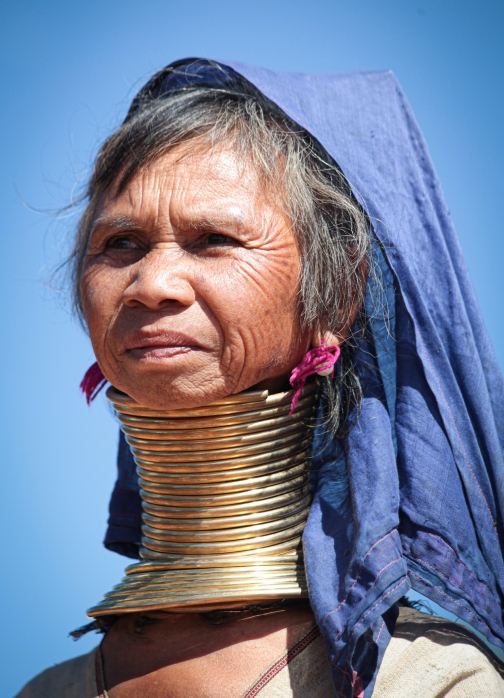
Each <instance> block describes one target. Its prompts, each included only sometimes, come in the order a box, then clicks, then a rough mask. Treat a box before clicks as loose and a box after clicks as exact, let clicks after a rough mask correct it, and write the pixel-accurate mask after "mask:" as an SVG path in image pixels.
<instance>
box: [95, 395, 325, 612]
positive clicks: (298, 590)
mask: <svg viewBox="0 0 504 698" xmlns="http://www.w3.org/2000/svg"><path fill="white" fill-rule="evenodd" d="M107 395H108V397H109V399H110V400H111V402H112V403H113V405H114V408H115V410H116V413H117V415H118V418H119V421H120V422H121V426H122V429H123V431H124V433H125V435H126V440H127V442H128V443H129V445H130V448H131V450H132V453H133V456H134V458H135V461H136V464H137V468H138V475H139V484H140V495H141V498H142V506H143V512H144V513H143V526H142V534H143V537H142V548H141V551H140V553H141V558H142V562H139V563H135V564H134V565H131V566H130V567H128V569H127V570H126V576H125V578H124V579H123V581H122V582H121V583H120V584H118V585H116V586H115V587H114V589H112V591H111V592H109V593H108V594H106V595H105V598H104V599H103V601H102V602H101V603H100V604H98V605H97V606H95V607H94V608H91V609H90V610H89V611H88V614H89V615H90V616H94V617H96V616H100V615H106V614H111V613H121V612H134V611H139V610H144V609H145V608H151V609H154V608H166V609H176V608H180V609H183V610H186V611H196V610H198V611H201V610H209V609H212V608H223V607H224V608H225V607H229V606H231V607H236V606H237V605H239V604H240V601H241V602H242V603H243V604H245V603H257V602H265V601H269V600H272V599H279V598H285V597H293V598H295V597H299V596H306V595H307V587H306V579H305V574H304V567H303V561H302V553H301V534H302V531H303V528H304V525H305V523H306V518H307V516H308V511H309V504H310V483H309V481H310V474H309V468H308V464H309V453H310V450H309V449H310V442H311V433H312V432H311V429H310V420H311V419H312V418H313V417H314V416H315V411H316V407H317V395H316V386H315V384H308V385H307V386H306V387H305V389H304V391H303V394H302V395H301V398H300V400H299V403H298V408H297V409H296V411H295V412H294V414H293V415H289V411H290V402H291V400H292V392H288V393H279V394H275V395H269V394H268V392H267V391H245V392H244V393H240V394H239V395H234V396H229V397H228V398H225V399H223V400H219V401H216V402H215V403H213V404H212V405H208V406H206V407H198V408H194V409H184V410H172V411H167V412H163V411H160V410H151V409H148V408H145V407H142V406H140V405H138V404H136V403H135V402H134V401H133V400H131V399H130V398H129V397H128V396H126V395H124V394H122V393H120V392H118V391H117V390H115V389H114V388H109V390H108V391H107Z"/></svg>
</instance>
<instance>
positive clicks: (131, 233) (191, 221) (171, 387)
mask: <svg viewBox="0 0 504 698" xmlns="http://www.w3.org/2000/svg"><path fill="white" fill-rule="evenodd" d="M281 203H282V196H281V192H271V191H270V192H266V191H265V187H264V185H263V183H262V182H261V179H260V177H259V176H258V174H257V173H256V172H255V171H254V169H253V168H251V167H250V166H247V165H246V164H244V163H240V162H238V160H237V158H236V156H235V154H234V153H233V150H232V148H231V147H229V146H225V145H223V146H220V147H216V148H213V149H212V151H202V150H201V148H200V149H196V150H195V151H194V150H192V151H191V152H190V153H189V154H187V153H184V150H183V148H182V147H179V148H176V149H174V150H172V151H170V152H168V153H167V154H165V155H163V156H162V157H160V158H159V159H158V160H156V161H155V162H154V163H152V164H150V165H149V166H147V167H144V168H143V169H142V170H141V171H140V172H139V173H138V174H137V175H136V176H135V177H134V178H133V180H132V181H131V182H130V183H129V184H128V186H127V187H126V188H125V190H124V191H123V192H121V193H118V192H117V187H114V186H113V187H111V189H110V190H109V191H108V192H107V193H106V194H105V195H104V196H103V197H102V199H101V201H100V202H99V206H98V209H97V212H96V218H95V223H94V229H93V232H92V235H91V239H90V244H89V248H88V252H87V256H86V260H85V265H84V273H83V276H82V283H81V294H82V300H83V307H84V313H85V317H86V320H87V323H88V327H89V332H90V336H91V340H92V343H93V348H94V351H95V355H96V357H97V359H98V363H99V365H100V367H101V369H102V371H103V373H104V374H105V376H106V377H107V379H108V380H109V381H110V382H111V383H113V385H115V387H116V388H118V389H119V390H122V391H124V392H126V393H127V394H128V395H130V396H131V397H133V398H134V399H135V400H137V401H138V402H140V403H141V404H143V405H145V406H148V407H153V408H161V409H177V408H180V407H194V406H200V405H204V404H208V403H209V402H211V401H213V400H215V399H218V398H221V397H224V396H227V395H230V394H234V393H238V392H240V391H242V390H245V389H246V388H249V387H251V386H254V385H257V384H258V383H261V385H264V386H265V387H269V388H270V389H271V388H272V389H281V388H283V387H285V386H287V387H288V381H287V379H288V376H289V373H290V371H291V370H292V368H293V367H294V366H296V365H297V364H298V363H299V361H300V360H301V358H302V357H303V355H304V353H305V352H306V351H307V349H308V348H309V346H310V343H311V342H312V340H313V339H314V338H313V337H312V336H311V333H310V332H308V331H306V330H305V331H301V329H300V325H299V321H298V305H297V294H298V288H299V270H300V259H299V252H298V247H297V244H296V240H295V236H294V233H293V231H292V226H291V222H290V220H289V219H288V218H287V216H286V215H285V213H283V211H282V209H281ZM315 343H316V340H315Z"/></svg>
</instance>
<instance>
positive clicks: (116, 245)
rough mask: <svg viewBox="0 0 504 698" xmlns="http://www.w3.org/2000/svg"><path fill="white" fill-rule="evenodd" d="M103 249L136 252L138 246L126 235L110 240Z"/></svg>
mask: <svg viewBox="0 0 504 698" xmlns="http://www.w3.org/2000/svg"><path fill="white" fill-rule="evenodd" d="M105 247H106V249H108V250H138V244H137V243H136V242H135V241H134V240H133V239H132V238H130V237H128V236H127V235H121V236H118V237H114V238H111V239H110V240H108V241H107V243H106V245H105Z"/></svg>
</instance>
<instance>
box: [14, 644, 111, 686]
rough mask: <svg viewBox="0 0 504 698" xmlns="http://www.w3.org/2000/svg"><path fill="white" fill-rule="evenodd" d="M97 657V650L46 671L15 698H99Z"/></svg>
mask: <svg viewBox="0 0 504 698" xmlns="http://www.w3.org/2000/svg"><path fill="white" fill-rule="evenodd" d="M95 655H96V649H94V650H92V651H91V652H89V653H88V654H82V655H80V656H79V657H74V658H73V659H69V660H68V661H66V662H62V663H61V664H56V665H55V666H53V667H50V668H49V669H46V670H45V671H43V672H42V673H41V674H38V675H37V676H35V678H33V679H32V680H31V681H29V682H28V683H27V684H26V686H25V687H24V688H22V689H21V691H20V692H19V693H18V694H17V695H16V696H15V698H55V696H58V698H98V692H97V688H96V670H95Z"/></svg>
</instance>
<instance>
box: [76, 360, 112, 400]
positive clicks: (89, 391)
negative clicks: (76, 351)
mask: <svg viewBox="0 0 504 698" xmlns="http://www.w3.org/2000/svg"><path fill="white" fill-rule="evenodd" d="M106 382H107V379H106V378H105V376H104V375H103V373H102V372H101V368H100V367H99V366H98V363H97V362H95V363H94V364H93V365H92V366H90V367H89V368H88V370H87V371H86V374H85V376H84V378H83V379H82V381H81V384H80V389H81V390H82V392H83V393H84V395H85V396H86V402H87V404H88V405H90V404H91V402H92V401H93V400H94V399H95V397H96V396H97V395H98V393H99V392H100V390H101V389H102V388H103V386H104V385H105V384H106Z"/></svg>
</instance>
